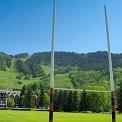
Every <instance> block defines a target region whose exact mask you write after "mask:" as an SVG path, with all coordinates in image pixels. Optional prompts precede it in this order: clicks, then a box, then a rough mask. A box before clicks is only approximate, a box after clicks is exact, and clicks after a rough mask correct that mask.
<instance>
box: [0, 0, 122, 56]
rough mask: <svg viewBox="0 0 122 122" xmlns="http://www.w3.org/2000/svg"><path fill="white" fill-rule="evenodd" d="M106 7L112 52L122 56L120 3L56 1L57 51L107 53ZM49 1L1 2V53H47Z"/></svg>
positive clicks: (119, 0) (117, 0) (116, 0)
mask: <svg viewBox="0 0 122 122" xmlns="http://www.w3.org/2000/svg"><path fill="white" fill-rule="evenodd" d="M104 3H106V4H107V11H108V19H109V29H110V39H111V50H112V52H114V53H120V52H122V46H121V42H122V40H121V38H122V36H121V35H122V31H121V28H122V15H121V12H122V0H57V3H56V4H57V5H56V7H57V10H56V47H55V48H56V50H57V51H74V52H79V53H87V52H95V51H97V50H107V45H106V32H105V21H104V11H103V5H104ZM51 21H52V0H0V51H3V52H6V53H9V54H17V53H22V52H28V53H33V52H39V51H50V48H51Z"/></svg>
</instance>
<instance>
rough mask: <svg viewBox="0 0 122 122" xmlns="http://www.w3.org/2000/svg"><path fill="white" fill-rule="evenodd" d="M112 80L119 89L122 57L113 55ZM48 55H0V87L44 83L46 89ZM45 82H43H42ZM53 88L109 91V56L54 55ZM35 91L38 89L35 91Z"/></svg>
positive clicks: (94, 54) (100, 52)
mask: <svg viewBox="0 0 122 122" xmlns="http://www.w3.org/2000/svg"><path fill="white" fill-rule="evenodd" d="M112 59H113V67H114V78H115V82H116V85H117V86H118V85H119V83H120V81H121V79H122V77H121V73H122V54H112ZM49 78H50V52H39V53H34V54H32V55H29V54H28V53H21V54H17V55H15V56H14V55H9V54H6V53H3V52H1V53H0V87H1V88H4V87H5V88H16V87H17V88H21V87H22V86H23V85H24V84H25V85H28V86H29V87H31V86H33V85H34V84H35V85H37V86H38V85H39V83H40V82H43V83H44V84H45V86H46V87H48V86H49ZM44 81H45V82H44ZM55 86H56V87H67V88H73V87H75V88H78V87H79V88H89V89H93V88H96V89H109V70H108V54H107V52H105V51H98V52H94V53H87V54H84V53H81V54H79V53H74V52H55ZM37 89H38V88H37Z"/></svg>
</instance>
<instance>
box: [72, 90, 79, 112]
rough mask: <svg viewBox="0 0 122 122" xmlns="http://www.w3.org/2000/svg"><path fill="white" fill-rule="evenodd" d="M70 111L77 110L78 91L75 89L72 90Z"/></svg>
mask: <svg viewBox="0 0 122 122" xmlns="http://www.w3.org/2000/svg"><path fill="white" fill-rule="evenodd" d="M72 97H73V98H72V111H74V112H76V111H78V103H79V101H78V93H77V92H76V91H75V92H73V96H72Z"/></svg>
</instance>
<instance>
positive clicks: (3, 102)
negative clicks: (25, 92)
mask: <svg viewBox="0 0 122 122" xmlns="http://www.w3.org/2000/svg"><path fill="white" fill-rule="evenodd" d="M20 93H21V90H20V89H13V90H0V108H7V98H8V97H11V98H12V99H14V102H15V105H16V106H18V104H19V97H20Z"/></svg>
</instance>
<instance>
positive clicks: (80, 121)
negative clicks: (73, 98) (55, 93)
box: [0, 110, 122, 122]
mask: <svg viewBox="0 0 122 122" xmlns="http://www.w3.org/2000/svg"><path fill="white" fill-rule="evenodd" d="M0 122H48V112H40V111H9V110H0ZM54 122H111V115H110V114H87V113H86V114H83V113H63V112H62V113H54ZM117 122H122V115H120V114H118V115H117Z"/></svg>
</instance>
